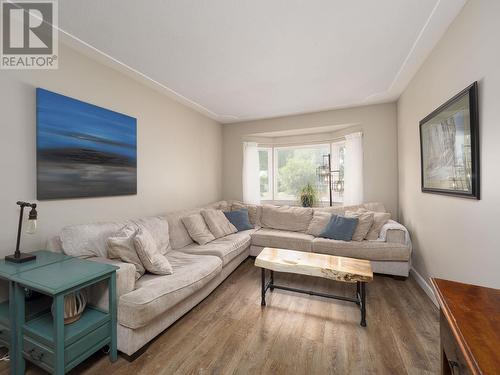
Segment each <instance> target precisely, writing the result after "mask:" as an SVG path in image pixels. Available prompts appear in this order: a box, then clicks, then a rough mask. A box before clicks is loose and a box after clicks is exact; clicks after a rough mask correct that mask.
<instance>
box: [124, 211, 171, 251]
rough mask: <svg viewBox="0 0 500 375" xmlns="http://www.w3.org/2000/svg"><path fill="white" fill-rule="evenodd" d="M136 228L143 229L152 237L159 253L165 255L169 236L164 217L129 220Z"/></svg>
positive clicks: (169, 247)
mask: <svg viewBox="0 0 500 375" xmlns="http://www.w3.org/2000/svg"><path fill="white" fill-rule="evenodd" d="M131 221H132V222H134V223H135V224H136V225H137V226H138V227H142V228H145V229H146V230H147V231H148V232H149V233H151V236H153V238H154V240H155V242H156V246H157V247H158V250H160V253H162V254H163V255H165V254H166V253H168V252H169V251H170V250H172V248H171V246H170V234H169V228H168V221H167V218H166V217H162V216H152V217H143V218H140V219H133V220H131Z"/></svg>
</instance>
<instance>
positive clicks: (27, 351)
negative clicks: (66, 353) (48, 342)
mask: <svg viewBox="0 0 500 375" xmlns="http://www.w3.org/2000/svg"><path fill="white" fill-rule="evenodd" d="M23 354H24V357H25V358H26V359H29V360H30V361H31V362H33V363H34V364H36V365H38V366H40V367H42V368H43V369H45V370H47V371H49V372H51V371H52V369H53V367H52V366H53V365H54V352H53V351H52V350H51V349H49V348H47V347H45V346H43V345H41V344H39V343H37V342H35V341H33V340H32V339H31V338H30V337H27V336H25V337H24V340H23Z"/></svg>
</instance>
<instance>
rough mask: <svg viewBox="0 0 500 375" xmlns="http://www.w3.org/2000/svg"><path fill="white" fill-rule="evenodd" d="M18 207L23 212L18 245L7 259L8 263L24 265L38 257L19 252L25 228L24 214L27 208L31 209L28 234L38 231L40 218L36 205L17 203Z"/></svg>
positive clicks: (18, 228) (18, 230)
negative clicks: (37, 220)
mask: <svg viewBox="0 0 500 375" xmlns="http://www.w3.org/2000/svg"><path fill="white" fill-rule="evenodd" d="M17 205H18V206H20V207H21V212H20V214H19V226H18V227H17V244H16V251H15V252H14V254H12V255H8V256H6V257H5V261H6V262H12V263H24V262H28V261H30V260H34V259H35V258H36V255H33V254H27V253H21V252H20V251H19V244H20V242H21V229H22V226H23V214H24V208H25V207H31V210H30V212H29V216H28V227H27V228H26V233H29V234H33V233H35V231H36V219H37V216H38V212H36V203H28V202H17Z"/></svg>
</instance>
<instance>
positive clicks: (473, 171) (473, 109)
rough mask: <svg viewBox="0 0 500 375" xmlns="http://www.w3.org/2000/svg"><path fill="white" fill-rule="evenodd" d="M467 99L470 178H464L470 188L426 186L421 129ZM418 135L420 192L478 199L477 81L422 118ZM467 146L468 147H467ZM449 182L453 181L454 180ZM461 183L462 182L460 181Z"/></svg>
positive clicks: (464, 171)
mask: <svg viewBox="0 0 500 375" xmlns="http://www.w3.org/2000/svg"><path fill="white" fill-rule="evenodd" d="M467 95H468V97H469V100H468V108H467V109H468V111H469V122H470V124H469V126H470V178H469V177H467V176H468V175H467V176H465V178H466V179H468V183H469V181H470V187H469V188H468V189H467V191H465V190H457V189H443V188H436V187H430V186H426V184H425V180H426V179H425V177H426V176H425V173H426V171H425V170H424V145H423V142H424V141H425V140H424V139H423V137H422V133H423V127H424V126H426V125H427V126H432V125H429V124H428V123H429V122H430V121H431V120H432V119H434V118H435V117H437V116H438V115H440V114H443V113H445V111H446V110H449V109H450V107H452V106H453V105H454V104H456V103H457V102H458V101H460V100H461V99H463V98H464V97H465V96H467ZM419 133H420V179H421V180H420V181H421V190H422V192H424V193H433V194H443V195H451V196H456V197H462V198H469V199H477V200H479V199H480V165H479V108H478V83H477V81H476V82H474V83H472V84H471V85H470V86H468V87H466V88H465V89H464V90H462V91H461V92H459V93H458V94H457V95H455V96H454V97H453V98H451V99H450V100H448V101H447V102H446V103H444V104H443V105H441V106H440V107H439V108H437V109H435V110H434V111H433V112H431V113H430V114H429V115H427V116H426V117H425V118H423V119H422V120H421V121H420V123H419ZM468 146H469V145H468ZM463 173H464V174H465V173H466V169H465V167H464V170H463ZM451 180H453V181H455V180H454V178H451ZM461 182H463V180H461Z"/></svg>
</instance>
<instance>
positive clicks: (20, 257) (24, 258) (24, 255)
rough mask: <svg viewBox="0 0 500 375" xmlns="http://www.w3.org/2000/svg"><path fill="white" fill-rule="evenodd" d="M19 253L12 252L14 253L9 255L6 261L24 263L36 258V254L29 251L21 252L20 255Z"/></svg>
mask: <svg viewBox="0 0 500 375" xmlns="http://www.w3.org/2000/svg"><path fill="white" fill-rule="evenodd" d="M16 255H17V254H12V255H7V256H6V257H5V261H6V262H12V263H24V262H29V261H30V260H35V259H36V255H33V254H29V253H19V254H18V256H16Z"/></svg>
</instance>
